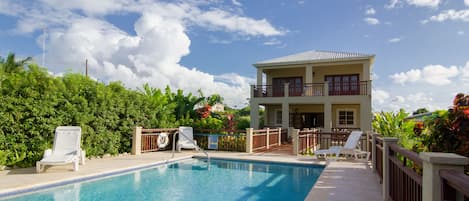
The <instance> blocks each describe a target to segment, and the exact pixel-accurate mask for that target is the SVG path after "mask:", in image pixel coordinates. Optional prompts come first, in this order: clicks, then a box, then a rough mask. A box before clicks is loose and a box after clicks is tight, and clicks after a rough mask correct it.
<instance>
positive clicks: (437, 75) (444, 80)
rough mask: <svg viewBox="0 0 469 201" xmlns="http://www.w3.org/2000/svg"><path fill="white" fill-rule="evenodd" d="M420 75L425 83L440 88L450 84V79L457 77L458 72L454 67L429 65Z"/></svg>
mask: <svg viewBox="0 0 469 201" xmlns="http://www.w3.org/2000/svg"><path fill="white" fill-rule="evenodd" d="M422 74H423V79H424V80H425V82H427V83H429V84H432V85H435V86H442V85H447V84H450V83H451V80H450V78H453V77H455V76H457V75H458V74H459V71H458V68H457V67H456V66H451V67H448V68H447V67H444V66H442V65H429V66H425V67H424V68H423V71H422Z"/></svg>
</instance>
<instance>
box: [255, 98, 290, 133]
mask: <svg viewBox="0 0 469 201" xmlns="http://www.w3.org/2000/svg"><path fill="white" fill-rule="evenodd" d="M251 111H252V109H251ZM289 125H290V106H289V104H288V103H287V102H283V103H282V128H288V127H289Z"/></svg>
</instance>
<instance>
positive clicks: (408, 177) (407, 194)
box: [388, 144, 422, 201]
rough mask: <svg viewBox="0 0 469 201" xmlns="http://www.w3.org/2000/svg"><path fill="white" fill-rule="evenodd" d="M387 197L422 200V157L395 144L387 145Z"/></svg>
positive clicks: (397, 200)
mask: <svg viewBox="0 0 469 201" xmlns="http://www.w3.org/2000/svg"><path fill="white" fill-rule="evenodd" d="M388 153H389V155H388V160H389V167H388V168H389V170H388V171H389V197H390V198H391V199H392V200H394V201H399V200H415V201H420V200H422V175H421V174H422V159H420V157H419V156H418V154H417V153H415V152H413V151H409V150H407V149H404V148H402V147H400V146H398V145H397V144H390V145H389V152H388Z"/></svg>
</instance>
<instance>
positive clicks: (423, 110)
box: [412, 108, 429, 115]
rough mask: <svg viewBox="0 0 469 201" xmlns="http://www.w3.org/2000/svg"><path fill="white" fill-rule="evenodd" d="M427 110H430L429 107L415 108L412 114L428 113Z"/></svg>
mask: <svg viewBox="0 0 469 201" xmlns="http://www.w3.org/2000/svg"><path fill="white" fill-rule="evenodd" d="M427 112H429V111H428V110H427V108H419V109H417V110H415V111H414V112H412V115H416V114H423V113H427Z"/></svg>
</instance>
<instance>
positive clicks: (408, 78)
mask: <svg viewBox="0 0 469 201" xmlns="http://www.w3.org/2000/svg"><path fill="white" fill-rule="evenodd" d="M421 74H422V73H421V72H420V70H418V69H412V70H410V71H407V72H401V73H396V74H393V75H391V76H390V78H391V79H392V80H393V81H394V83H398V84H402V85H403V84H405V83H407V82H416V81H418V80H420V78H421Z"/></svg>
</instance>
